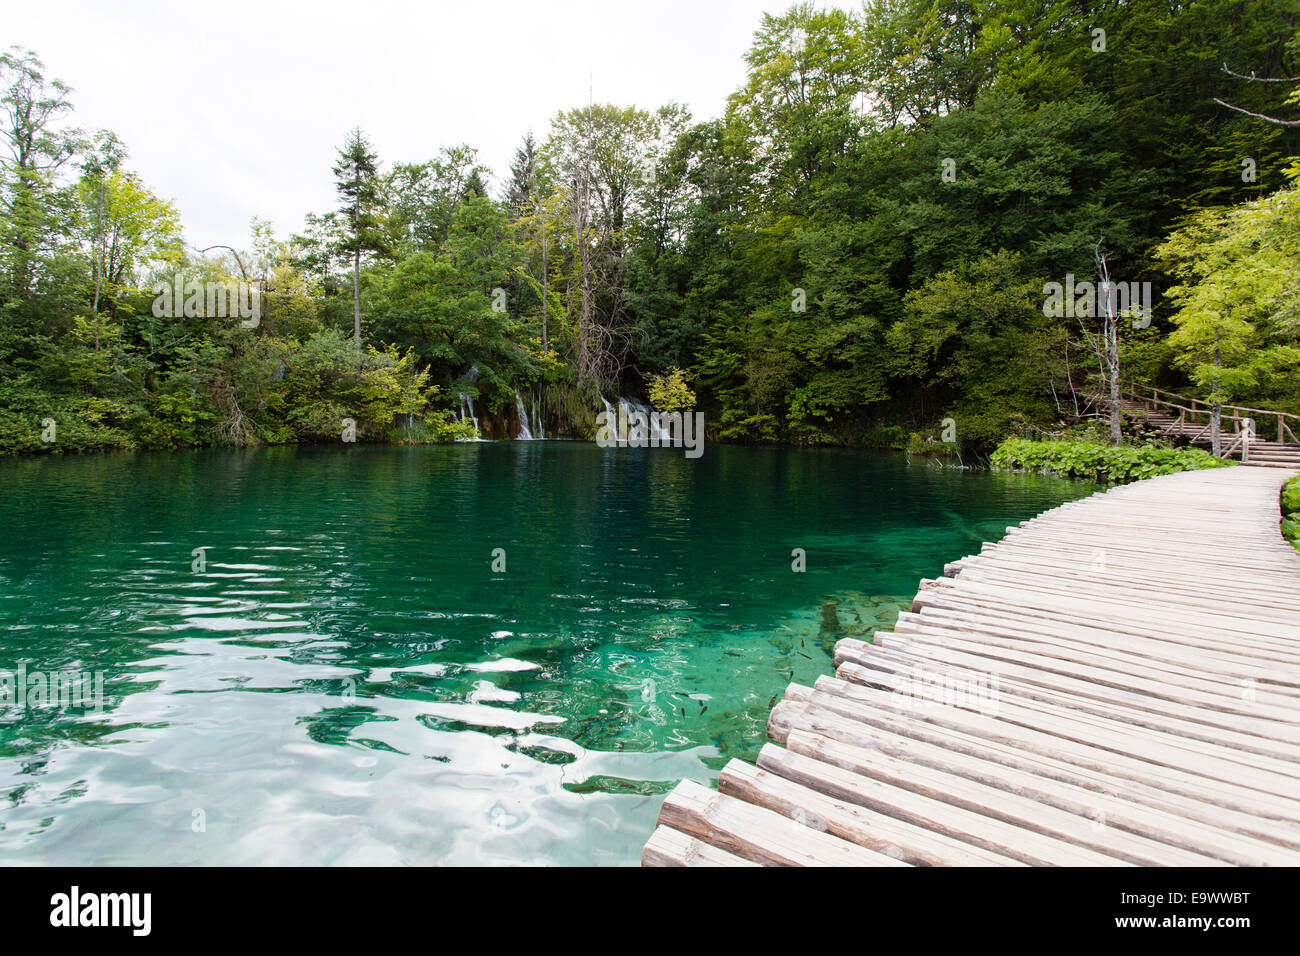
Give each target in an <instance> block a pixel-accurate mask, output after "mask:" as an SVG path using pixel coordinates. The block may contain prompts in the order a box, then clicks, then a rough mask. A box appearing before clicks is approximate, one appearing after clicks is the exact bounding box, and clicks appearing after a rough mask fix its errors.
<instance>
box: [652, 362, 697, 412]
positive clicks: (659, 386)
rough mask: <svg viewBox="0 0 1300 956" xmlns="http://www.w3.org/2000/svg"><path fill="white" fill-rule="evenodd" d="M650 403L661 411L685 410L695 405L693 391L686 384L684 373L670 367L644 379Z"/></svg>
mask: <svg viewBox="0 0 1300 956" xmlns="http://www.w3.org/2000/svg"><path fill="white" fill-rule="evenodd" d="M646 382H647V385H648V389H649V393H650V404H651V405H653V406H654V407H655V408H656V409H658V410H659V411H661V412H685V411H690V410H691V409H692V408H694V407H695V392H693V391H692V390H691V387H690V386H689V385H687V384H686V373H685V372H683V371H682V370H681V369H679V368H670V369H669V370H668V371H667V372H665V373H663V374H662V375H650V376H649V377H648V378H647V379H646Z"/></svg>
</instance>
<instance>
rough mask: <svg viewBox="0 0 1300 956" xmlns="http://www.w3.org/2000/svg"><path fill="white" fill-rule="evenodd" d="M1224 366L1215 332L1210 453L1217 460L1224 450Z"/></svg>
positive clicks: (1217, 335) (1211, 390)
mask: <svg viewBox="0 0 1300 956" xmlns="http://www.w3.org/2000/svg"><path fill="white" fill-rule="evenodd" d="M1222 365H1223V352H1222V350H1221V349H1220V348H1219V331H1218V329H1215V331H1214V368H1215V375H1214V384H1213V385H1212V386H1211V387H1210V402H1211V409H1210V453H1211V454H1213V455H1214V457H1215V458H1218V457H1219V454H1220V452H1221V451H1222V450H1223V441H1222V439H1221V438H1220V435H1221V434H1222V432H1221V422H1222V420H1223V403H1222V402H1221V401H1219V375H1218V369H1219V368H1220V367H1221V366H1222Z"/></svg>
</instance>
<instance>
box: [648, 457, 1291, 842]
mask: <svg viewBox="0 0 1300 956" xmlns="http://www.w3.org/2000/svg"><path fill="white" fill-rule="evenodd" d="M1294 474H1295V472H1293V471H1285V470H1282V469H1266V468H1258V469H1256V468H1243V467H1235V468H1225V469H1213V470H1207V471H1193V472H1181V473H1179V474H1174V475H1166V476H1163V477H1159V478H1150V479H1147V480H1145V481H1140V482H1136V483H1134V484H1130V485H1122V486H1119V487H1116V488H1111V489H1109V490H1107V491H1103V492H1098V493H1097V494H1094V495H1092V496H1091V497H1088V498H1084V499H1080V500H1078V501H1073V502H1069V503H1067V504H1064V505H1061V506H1060V507H1058V508H1054V509H1052V510H1050V511H1046V512H1044V513H1042V514H1041V515H1039V516H1038V517H1036V518H1033V519H1032V520H1029V521H1025V522H1022V523H1021V524H1020V525H1018V526H1016V527H1011V528H1008V529H1007V535H1006V537H1004V538H1003V539H1002V540H1001V541H998V542H991V543H986V544H985V545H984V546H983V548H982V549H981V551H980V552H979V553H978V554H974V555H970V556H968V557H965V558H961V559H960V560H958V561H953V562H950V563H949V564H948V565H946V567H945V569H944V577H942V578H939V579H936V580H923V581H922V582H921V585H920V589H919V590H918V592H917V596H916V599H915V601H914V602H913V606H912V610H911V611H910V612H904V613H903V614H901V615H899V619H898V622H897V623H896V625H895V627H894V630H893V631H892V632H877V633H876V635H875V636H874V639H873V641H872V642H866V641H862V640H857V639H850V638H846V639H844V640H842V641H840V642H839V643H838V644H837V645H836V648H835V666H836V672H835V676H834V677H823V678H820V679H818V680H817V682H816V683H815V684H814V686H812V687H804V686H800V685H797V684H792V685H791V686H790V687H789V688H788V689H787V691H786V694H785V698H784V699H783V700H781V701H780V702H779V703H778V704H777V705H776V707H775V708H774V709H773V711H772V713H771V716H770V719H769V722H768V737H769V738H770V740H771V741H772V742H771V743H769V744H767V745H765V746H764V747H763V749H762V752H761V753H760V754H759V757H758V761H757V765H753V764H749V763H746V762H744V761H740V760H732V761H731V762H730V763H728V764H727V765H726V766H725V767H724V768H723V769H722V772H721V774H720V775H719V778H718V787H717V790H711V789H709V788H708V787H705V786H702V785H701V784H699V783H695V782H693V781H683V782H682V783H680V784H679V785H678V786H677V787H676V788H675V789H674V790H672V792H670V793H669V794H668V796H667V797H666V799H665V800H664V804H663V807H662V808H661V810H660V814H659V825H658V827H657V828H656V829H655V831H654V833H653V834H652V836H651V837H650V840H649V841H648V842H647V843H646V846H645V850H644V852H643V854H642V864H643V865H645V866H752V865H767V866H907V865H915V866H1025V865H1030V866H1043V865H1065V866H1097V865H1105V866H1130V865H1137V866H1152V865H1168V866H1231V865H1239V866H1240V865H1246V866H1269V865H1280V866H1296V865H1300V554H1298V553H1297V552H1296V551H1295V550H1294V549H1292V548H1291V547H1290V546H1289V545H1288V544H1287V543H1286V541H1285V540H1284V539H1283V538H1282V535H1281V532H1280V530H1279V521H1280V517H1281V516H1280V513H1279V507H1278V496H1279V492H1280V490H1281V487H1282V485H1283V484H1284V483H1285V482H1286V481H1287V480H1288V479H1289V478H1291V477H1292V476H1293V475H1294Z"/></svg>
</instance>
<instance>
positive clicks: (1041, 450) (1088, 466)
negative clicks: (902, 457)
mask: <svg viewBox="0 0 1300 956" xmlns="http://www.w3.org/2000/svg"><path fill="white" fill-rule="evenodd" d="M990 464H991V465H992V466H993V467H994V468H1004V469H1007V470H1010V471H1036V472H1041V473H1048V472H1050V473H1053V474H1058V475H1065V476H1067V477H1071V478H1087V479H1091V480H1092V481H1100V482H1112V483H1115V484H1121V485H1122V484H1125V483H1127V482H1130V481H1140V480H1141V479H1143V478H1154V477H1155V476H1156V475H1172V474H1173V473H1174V472H1178V471H1195V470H1198V469H1201V468H1223V467H1225V466H1227V465H1231V464H1233V462H1230V461H1226V460H1224V459H1222V458H1215V457H1214V456H1213V455H1211V454H1210V453H1209V452H1208V451H1203V450H1202V449H1200V448H1157V447H1155V446H1153V445H1141V446H1136V447H1135V446H1132V445H1120V446H1118V447H1116V446H1112V445H1100V444H1094V443H1092V442H1074V441H1028V440H1026V439H1022V438H1012V439H1008V440H1007V441H1004V442H1003V443H1002V444H1001V445H999V446H998V448H997V450H996V451H995V452H993V456H992V458H991V459H990Z"/></svg>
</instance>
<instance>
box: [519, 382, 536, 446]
mask: <svg viewBox="0 0 1300 956" xmlns="http://www.w3.org/2000/svg"><path fill="white" fill-rule="evenodd" d="M515 410H516V411H517V412H519V434H517V435H515V441H533V432H532V429H530V428H529V427H528V409H526V408H524V399H523V396H522V395H520V394H519V391H518V390H517V389H516V391H515Z"/></svg>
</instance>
